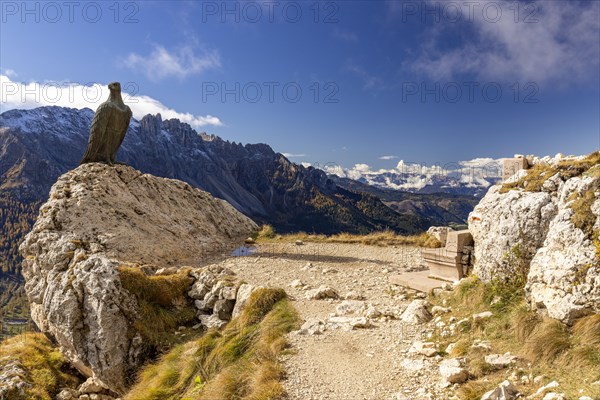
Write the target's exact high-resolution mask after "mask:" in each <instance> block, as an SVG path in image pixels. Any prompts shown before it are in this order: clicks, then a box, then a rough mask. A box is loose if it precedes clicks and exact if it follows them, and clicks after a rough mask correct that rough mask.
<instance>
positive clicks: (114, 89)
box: [108, 82, 121, 92]
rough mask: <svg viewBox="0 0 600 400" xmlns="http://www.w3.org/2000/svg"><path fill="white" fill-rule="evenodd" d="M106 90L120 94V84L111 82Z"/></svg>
mask: <svg viewBox="0 0 600 400" xmlns="http://www.w3.org/2000/svg"><path fill="white" fill-rule="evenodd" d="M108 89H110V91H111V92H121V84H120V83H119V82H111V83H109V84H108Z"/></svg>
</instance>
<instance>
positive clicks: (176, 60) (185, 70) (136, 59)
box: [123, 45, 221, 81]
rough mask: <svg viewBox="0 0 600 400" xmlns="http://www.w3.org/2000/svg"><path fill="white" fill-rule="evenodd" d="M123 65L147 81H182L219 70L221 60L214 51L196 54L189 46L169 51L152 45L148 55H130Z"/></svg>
mask: <svg viewBox="0 0 600 400" xmlns="http://www.w3.org/2000/svg"><path fill="white" fill-rule="evenodd" d="M123 63H124V65H125V66H126V67H128V68H129V69H132V70H133V71H141V72H142V73H143V74H144V75H146V77H148V79H151V80H154V81H159V80H161V79H164V78H169V77H176V78H180V79H183V78H186V77H187V76H189V75H194V74H199V73H201V72H204V71H206V70H209V69H215V68H219V67H220V66H221V58H220V56H219V53H218V52H217V51H216V50H209V51H203V52H202V54H196V53H195V50H194V47H193V46H191V45H185V46H181V47H178V48H177V49H174V50H171V51H169V50H167V49H166V48H165V47H163V46H160V45H154V49H153V50H152V52H151V53H150V54H149V55H147V56H142V55H139V54H137V53H130V54H129V55H128V56H127V57H126V58H125V59H124V60H123Z"/></svg>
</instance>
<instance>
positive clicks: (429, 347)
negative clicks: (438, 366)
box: [408, 341, 437, 357]
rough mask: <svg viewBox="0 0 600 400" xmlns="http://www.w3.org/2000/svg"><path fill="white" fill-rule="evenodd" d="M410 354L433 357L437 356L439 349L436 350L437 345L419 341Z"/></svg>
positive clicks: (414, 344)
mask: <svg viewBox="0 0 600 400" xmlns="http://www.w3.org/2000/svg"><path fill="white" fill-rule="evenodd" d="M408 352H409V353H417V354H421V355H423V356H425V357H433V356H434V355H436V354H437V349H436V348H435V343H432V342H418V341H417V342H414V343H413V344H412V346H411V348H410V349H409V350H408Z"/></svg>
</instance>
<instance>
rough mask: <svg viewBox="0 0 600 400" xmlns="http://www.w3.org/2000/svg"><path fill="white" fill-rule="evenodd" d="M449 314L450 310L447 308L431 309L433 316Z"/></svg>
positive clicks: (435, 307)
mask: <svg viewBox="0 0 600 400" xmlns="http://www.w3.org/2000/svg"><path fill="white" fill-rule="evenodd" d="M449 312H450V308H449V307H440V306H433V307H432V308H431V313H432V314H433V315H440V314H446V313H449Z"/></svg>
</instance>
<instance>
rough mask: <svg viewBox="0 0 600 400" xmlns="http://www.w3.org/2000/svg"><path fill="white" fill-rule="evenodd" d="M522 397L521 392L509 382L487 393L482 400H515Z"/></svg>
mask: <svg viewBox="0 0 600 400" xmlns="http://www.w3.org/2000/svg"><path fill="white" fill-rule="evenodd" d="M519 396H520V393H519V391H518V390H517V388H516V387H514V386H513V384H512V383H510V382H509V381H504V382H502V383H501V384H500V385H498V387H497V388H495V389H492V390H490V391H489V392H486V393H485V394H484V395H483V396H481V400H513V399H516V398H518V397H519Z"/></svg>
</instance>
